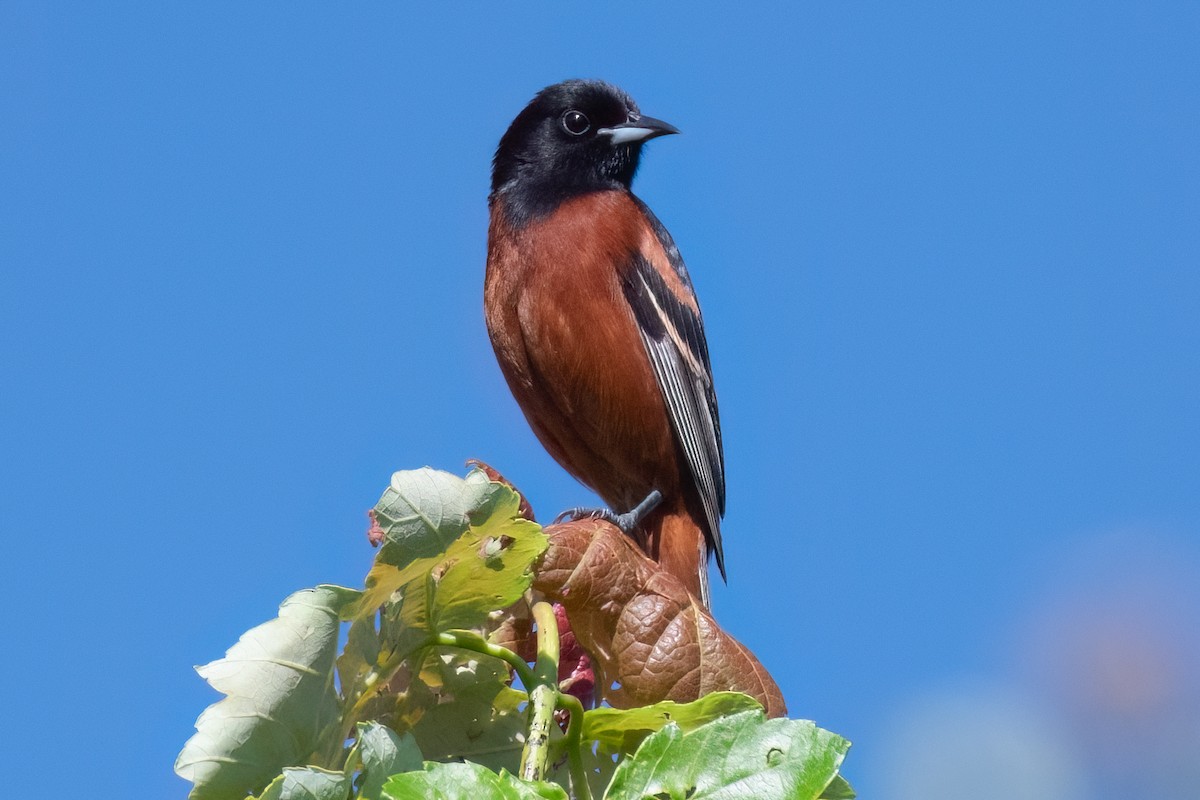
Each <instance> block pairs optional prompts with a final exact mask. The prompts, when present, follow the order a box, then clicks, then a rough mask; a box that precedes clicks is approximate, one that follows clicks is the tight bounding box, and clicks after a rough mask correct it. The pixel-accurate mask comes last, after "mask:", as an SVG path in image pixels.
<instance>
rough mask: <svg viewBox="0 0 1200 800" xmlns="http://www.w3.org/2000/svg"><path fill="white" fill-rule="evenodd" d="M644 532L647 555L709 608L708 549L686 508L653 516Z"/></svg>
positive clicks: (650, 517) (700, 531)
mask: <svg viewBox="0 0 1200 800" xmlns="http://www.w3.org/2000/svg"><path fill="white" fill-rule="evenodd" d="M644 530H645V532H646V552H647V554H648V555H649V556H650V557H651V558H653V559H654V560H655V561H657V562H658V563H659V565H661V566H662V568H663V569H665V570H666V571H667V572H669V573H671V574H672V575H674V576H675V577H676V578H678V579H679V580H680V582H681V583H683V585H684V587H686V588H687V590H688V591H689V592H691V593H692V594H694V595H695V596H696V597H698V598H699V599H700V602H701V603H703V604H704V607H705V608H708V605H709V593H708V547H707V545H706V543H705V538H704V529H703V528H701V527H700V525H698V524H697V523H696V522H695V520H693V519H692V516H691V514H689V513H688V512H687V510H686V509H683V508H677V509H670V508H669V509H666V510H665V511H657V512H655V513H653V514H651V515H650V516H649V517H648V518H647V519H646V521H645V523H644Z"/></svg>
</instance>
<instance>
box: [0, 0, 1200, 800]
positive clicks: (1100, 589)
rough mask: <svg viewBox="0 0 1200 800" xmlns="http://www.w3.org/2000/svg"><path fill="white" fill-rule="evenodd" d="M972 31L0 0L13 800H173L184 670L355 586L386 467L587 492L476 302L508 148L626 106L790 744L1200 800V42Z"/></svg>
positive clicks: (188, 697) (1105, 793)
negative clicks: (69, 787) (535, 104)
mask: <svg viewBox="0 0 1200 800" xmlns="http://www.w3.org/2000/svg"><path fill="white" fill-rule="evenodd" d="M967 5H968V4H961V3H936V4H916V5H913V6H910V7H907V8H903V9H901V8H898V7H897V6H896V4H884V3H877V4H868V3H821V4H801V3H795V4H790V3H789V4H783V3H780V4H770V5H762V6H757V7H754V6H747V5H739V6H738V7H736V8H734V7H732V6H731V7H728V8H725V9H714V10H706V9H704V8H702V7H698V6H695V5H691V4H689V5H684V4H666V3H662V4H644V3H643V4H633V3H624V2H614V3H607V4H602V5H596V4H588V5H586V6H585V5H565V4H548V3H546V4H527V5H526V6H524V7H522V8H521V9H519V10H514V9H513V8H511V7H509V6H510V4H492V5H483V4H456V5H455V7H454V8H453V9H449V10H431V9H421V10H415V9H414V10H410V9H406V8H394V7H391V6H390V5H387V4H373V3H372V4H356V5H354V6H353V7H344V6H338V7H335V6H331V5H319V4H282V3H258V4H252V5H251V6H246V5H245V4H228V3H205V4H192V5H190V6H189V5H184V4H145V5H142V6H137V5H128V4H121V3H111V4H110V3H105V4H82V3H81V4H77V5H68V4H54V3H49V4H47V3H28V2H12V1H11V0H10V2H7V3H4V4H3V5H0V75H2V76H3V79H2V80H0V375H2V376H3V387H4V388H3V390H2V391H0V452H2V453H3V454H4V455H3V458H0V482H2V485H3V487H4V488H3V492H0V512H2V513H0V519H2V520H3V523H2V525H3V533H4V535H3V537H2V541H3V545H2V546H3V553H4V558H3V565H4V566H3V570H4V578H5V583H6V585H7V587H8V591H9V593H10V597H11V598H12V601H13V602H12V603H11V604H10V612H9V613H8V614H7V615H5V621H4V623H3V626H4V627H3V634H4V640H5V641H6V642H7V643H8V644H7V646H6V650H5V654H6V656H7V657H6V658H5V659H3V664H4V666H3V667H0V669H3V670H4V676H3V686H4V700H3V708H4V715H5V717H6V719H8V720H9V721H10V722H9V724H8V725H6V726H5V727H6V728H8V732H7V735H10V736H13V738H14V741H13V742H12V743H11V744H10V745H9V747H8V752H9V753H10V754H11V755H13V756H14V757H13V758H12V760H11V763H12V764H13V765H18V767H19V768H17V769H15V770H14V769H10V771H9V777H8V778H7V779H6V782H7V783H8V785H9V786H10V787H13V794H14V796H17V795H21V796H24V795H26V794H31V793H32V792H33V787H34V786H37V785H40V784H41V783H43V782H45V781H47V780H53V779H54V778H55V777H57V776H58V775H60V774H63V773H66V772H69V773H72V774H75V775H87V776H88V777H87V780H88V782H89V784H90V785H91V787H92V788H93V791H92V795H93V796H105V797H107V796H111V797H124V796H133V794H134V793H135V792H136V793H138V794H142V795H145V796H161V797H180V796H182V795H183V794H184V792H185V790H186V785H185V784H184V783H183V782H182V781H179V780H178V779H177V778H176V777H174V775H173V774H172V773H171V763H172V761H173V759H174V756H175V754H176V752H177V751H178V749H179V748H180V746H181V745H182V744H183V742H184V741H185V740H186V739H187V737H188V736H189V735H190V732H191V728H192V723H193V722H194V720H195V717H196V716H197V714H199V712H200V711H201V710H202V709H203V708H204V706H205V705H207V704H208V703H209V702H211V701H212V700H213V699H214V695H213V694H212V693H211V691H210V690H209V689H208V688H207V687H206V686H205V685H204V684H203V682H202V681H201V680H200V679H199V678H198V677H196V676H195V674H194V673H193V672H192V671H191V666H192V665H193V664H197V663H203V662H206V661H208V660H211V659H213V658H216V657H218V656H220V655H221V654H222V653H223V652H224V650H225V648H226V647H228V646H229V645H230V644H232V643H233V641H234V640H235V639H236V638H237V636H238V634H240V633H241V632H242V631H243V630H245V629H246V628H248V627H250V626H252V625H254V624H256V623H258V622H260V621H262V620H264V619H266V618H268V617H270V616H272V615H273V614H274V610H275V607H276V606H277V604H278V602H279V601H281V600H282V599H283V598H284V597H285V596H286V595H287V594H288V593H289V592H291V591H292V590H294V589H296V588H301V587H305V586H310V585H314V584H316V583H321V582H337V583H343V584H348V585H359V583H360V582H361V579H362V577H363V575H364V574H365V571H366V569H367V566H368V563H369V559H370V558H371V551H370V549H369V548H368V547H367V545H366V543H365V538H364V535H363V534H364V530H365V516H364V514H365V511H366V509H367V508H369V507H370V506H371V505H372V504H373V503H374V501H375V500H376V499H377V497H378V495H379V494H380V493H381V491H382V489H383V487H384V486H385V485H386V482H387V479H388V476H389V474H390V472H391V471H393V470H395V469H401V468H410V467H418V466H422V465H425V464H430V465H433V466H436V467H440V468H443V469H448V470H452V471H461V470H462V466H461V465H462V463H463V462H464V461H465V460H466V459H467V458H471V457H478V458H482V459H484V460H486V461H488V462H490V463H492V464H493V465H495V466H496V467H497V468H499V469H501V470H502V471H503V472H504V473H506V474H507V475H508V476H509V477H510V478H511V479H512V480H514V481H515V482H516V483H517V485H518V486H519V487H520V488H522V489H523V490H524V491H525V493H526V494H527V495H528V496H529V497H530V499H531V501H532V502H533V505H534V507H535V509H537V510H538V511H539V512H540V514H541V515H542V516H543V517H549V516H552V515H553V514H554V513H556V512H557V511H558V510H560V509H562V508H565V507H568V506H574V505H578V504H580V503H586V502H589V501H590V499H591V498H589V497H588V495H587V494H586V492H585V491H584V490H583V489H582V488H581V487H579V486H578V485H577V484H575V483H574V481H572V479H570V478H569V477H568V476H567V475H566V474H565V473H564V472H563V471H562V470H561V469H560V468H558V467H557V465H556V464H555V463H554V462H553V461H552V460H551V459H550V458H549V457H548V456H547V455H546V454H545V453H544V452H543V451H542V450H541V448H540V447H539V446H538V444H537V442H536V440H535V439H534V438H533V436H532V434H531V433H530V432H529V431H528V429H527V427H526V425H525V423H524V420H523V418H522V416H521V414H520V412H519V410H518V409H517V407H516V406H515V404H514V403H513V401H512V399H511V398H510V396H509V394H508V392H507V389H506V388H505V386H504V383H503V380H502V378H501V376H500V373H499V371H498V369H497V367H496V366H495V364H494V360H493V357H492V353H491V349H490V346H489V344H488V341H487V337H486V334H485V331H484V326H483V321H482V314H481V308H480V303H481V292H482V280H483V262H484V252H485V241H486V204H485V199H486V194H487V187H488V170H489V160H490V157H491V154H492V151H493V149H494V147H495V143H496V141H497V140H498V138H499V136H500V135H501V133H503V131H504V129H505V127H506V126H507V124H508V122H509V121H510V120H511V118H512V117H513V116H514V115H515V114H516V112H517V111H518V110H520V108H521V107H522V106H523V105H524V103H525V102H526V101H527V100H528V99H529V98H530V97H531V96H532V94H533V93H534V92H535V91H536V90H538V89H539V88H541V87H542V86H544V85H546V84H549V83H553V82H556V81H558V80H561V79H563V78H567V77H601V78H605V79H607V80H610V81H612V82H614V83H617V84H619V85H620V86H622V87H623V88H625V89H626V90H627V91H629V92H630V93H631V94H632V95H633V96H634V97H635V98H636V99H637V100H638V101H639V103H640V104H641V106H642V109H643V111H644V112H646V113H648V114H651V115H653V116H656V117H660V118H663V119H665V120H668V121H670V122H672V123H673V124H675V125H677V126H678V127H679V128H681V129H682V130H683V131H684V135H682V136H678V137H671V138H669V139H666V140H661V141H655V142H653V143H652V144H650V145H649V146H648V149H647V153H646V157H645V158H644V160H643V166H642V171H641V174H640V175H639V177H638V179H637V181H636V183H635V190H636V191H637V192H638V193H639V195H640V196H641V197H642V198H643V199H645V200H646V201H647V202H648V203H649V204H650V206H651V207H652V208H653V209H654V210H655V211H656V213H657V214H658V216H659V217H660V218H661V219H662V220H663V221H664V222H665V224H666V225H667V226H668V228H669V229H670V230H671V231H672V233H673V234H674V236H675V239H676V240H677V242H678V243H679V245H680V248H681V249H682V251H683V254H684V256H685V258H686V259H687V261H688V265H689V268H690V270H691V273H692V277H693V280H694V282H695V284H696V287H697V291H698V293H699V297H700V301H701V305H702V307H703V310H704V314H705V321H706V326H707V329H708V335H709V343H710V347H711V351H712V360H713V367H714V371H715V374H716V380H717V388H718V393H719V397H720V403H721V414H722V423H723V429H724V433H725V446H726V448H727V450H726V457H727V473H728V482H729V492H728V494H729V503H728V505H729V512H728V516H727V518H726V523H725V528H724V529H725V539H726V554H727V563H728V567H729V575H730V582H729V585H728V587H722V586H718V587H716V588H715V602H714V606H715V611H716V614H717V616H718V618H719V619H720V620H721V622H722V623H723V624H724V625H725V626H726V627H728V628H729V629H730V630H731V631H732V632H734V634H735V635H737V636H738V637H739V638H741V639H742V640H743V641H744V642H746V643H747V644H748V645H750V646H751V647H752V648H753V649H754V650H755V651H756V652H757V653H758V655H759V656H760V657H761V659H762V660H763V661H764V663H766V665H767V666H768V667H769V668H770V669H771V670H772V672H773V673H774V674H775V676H776V678H777V679H778V681H779V683H780V684H781V685H782V687H783V689H784V692H785V694H786V695H787V698H788V701H789V705H790V708H791V711H792V713H793V715H794V716H803V717H808V718H813V719H816V720H817V721H818V722H819V723H820V724H822V725H824V726H826V727H829V728H832V729H834V730H836V731H838V732H840V733H842V734H844V735H846V736H848V737H850V738H851V739H853V740H854V741H855V748H854V750H853V751H852V752H851V756H850V759H849V761H848V763H847V767H846V772H847V775H848V776H849V777H850V779H851V780H852V781H853V782H855V784H856V785H857V786H858V787H859V789H860V790H861V791H862V793H863V796H871V797H883V798H900V799H901V800H903V799H904V798H908V797H917V796H925V795H924V794H923V792H925V791H928V790H930V789H931V788H933V789H936V788H937V787H939V786H940V785H941V784H940V783H939V781H944V782H945V785H946V786H952V787H956V790H957V791H956V793H958V794H959V796H972V797H974V798H986V797H988V796H991V795H989V794H988V793H987V792H988V791H994V792H996V796H1004V797H1017V796H1052V794H1051V793H1046V789H1047V787H1052V788H1054V789H1055V790H1056V791H1057V792H1058V794H1057V796H1058V797H1065V798H1076V797H1078V798H1106V797H1117V796H1130V793H1131V792H1139V791H1140V792H1145V793H1147V794H1150V793H1152V792H1156V793H1157V796H1161V797H1172V798H1173V797H1194V796H1195V792H1196V791H1197V788H1196V787H1197V786H1200V775H1198V774H1197V772H1198V770H1197V768H1196V767H1195V766H1194V763H1193V762H1194V761H1195V758H1194V753H1195V752H1197V749H1198V748H1200V726H1198V724H1197V723H1196V722H1195V720H1196V719H1200V590H1197V588H1196V587H1198V586H1200V421H1198V419H1200V418H1198V412H1197V409H1198V407H1200V369H1198V367H1200V363H1198V361H1200V356H1198V354H1200V314H1198V310H1200V273H1198V267H1200V147H1197V142H1198V141H1200V55H1198V53H1200V50H1198V48H1197V46H1196V42H1197V41H1200V11H1198V10H1197V9H1198V7H1197V6H1196V5H1194V4H1190V3H1088V4H1084V3H1033V2H1017V3H1008V4H1004V5H1003V7H999V8H994V9H981V8H968V7H967ZM47 723H49V724H47ZM1131 732H1132V733H1136V734H1137V735H1136V736H1134V735H1132V733H1131ZM1131 740H1136V742H1138V744H1136V745H1135V744H1131ZM14 748H15V749H14ZM1189 752H1190V753H1191V754H1192V755H1191V756H1189V755H1187V753H1189ZM33 764H40V765H41V766H40V768H38V769H36V770H34V769H33V768H32V767H31V765H33ZM26 770H27V771H26ZM14 772H15V773H16V774H15V775H14V774H13V773H14ZM997 776H1000V777H997ZM1006 781H1008V783H1006ZM1021 781H1024V783H1022V782H1021ZM1031 785H1032V786H1039V787H1041V790H1042V793H1041V794H1038V793H1034V794H1022V790H1023V787H1026V788H1027V787H1028V786H1031ZM983 786H986V787H991V788H990V789H985V788H980V787H983ZM1151 790H1152V791H1151ZM964 791H965V794H963V792H964ZM950 793H951V792H950V790H947V794H950ZM933 796H937V792H936V791H934V792H933Z"/></svg>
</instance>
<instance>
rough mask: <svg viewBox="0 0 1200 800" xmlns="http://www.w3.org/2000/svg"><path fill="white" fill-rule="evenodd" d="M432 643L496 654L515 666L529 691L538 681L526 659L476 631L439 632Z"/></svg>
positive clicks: (495, 655)
mask: <svg viewBox="0 0 1200 800" xmlns="http://www.w3.org/2000/svg"><path fill="white" fill-rule="evenodd" d="M431 643H432V644H440V645H444V646H446V647H461V648H462V649H464V650H474V651H475V652H476V653H483V654H484V655H487V656H494V657H495V658H498V659H500V660H501V661H504V662H505V663H506V664H508V665H509V666H510V667H512V668H513V671H514V672H516V673H517V677H518V678H520V679H521V683H522V684H524V685H525V689H526V690H527V691H528V690H529V689H531V688H532V687H533V685H534V684H535V683H536V682H537V680H536V678H534V675H533V670H531V669H530V668H529V665H528V664H526V663H525V659H523V658H521V657H520V656H519V655H517V654H516V653H514V652H513V651H512V650H509V649H508V648H507V647H501V646H500V645H498V644H492V643H491V642H489V641H488V640H487V639H484V638H483V637H482V636H480V635H479V634H478V633H475V632H474V631H447V632H446V633H439V634H438V635H437V636H435V637H433V641H432V642H431Z"/></svg>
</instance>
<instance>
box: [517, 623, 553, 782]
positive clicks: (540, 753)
mask: <svg viewBox="0 0 1200 800" xmlns="http://www.w3.org/2000/svg"><path fill="white" fill-rule="evenodd" d="M533 619H534V622H536V623H537V649H538V652H537V662H536V663H535V664H534V667H533V685H532V686H530V688H529V733H528V735H527V736H526V737H525V747H524V749H523V750H522V751H521V777H522V778H523V779H524V780H527V781H540V780H542V779H543V778H544V777H545V776H546V766H547V764H548V762H549V760H550V726H551V725H553V724H554V707H555V706H556V705H557V704H558V622H557V621H556V620H555V619H554V609H553V608H552V607H551V606H550V604H549V603H546V602H538V603H534V604H533Z"/></svg>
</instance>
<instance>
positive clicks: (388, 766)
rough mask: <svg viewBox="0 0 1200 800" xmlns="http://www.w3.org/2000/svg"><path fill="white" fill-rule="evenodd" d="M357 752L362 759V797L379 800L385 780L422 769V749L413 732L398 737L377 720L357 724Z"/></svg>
mask: <svg viewBox="0 0 1200 800" xmlns="http://www.w3.org/2000/svg"><path fill="white" fill-rule="evenodd" d="M358 753H359V757H360V758H361V759H362V788H361V789H360V790H359V793H358V796H359V797H360V798H362V800H379V796H380V792H381V791H382V789H383V783H384V781H386V780H387V779H388V778H389V777H390V776H392V775H395V774H396V773H398V772H410V771H412V770H420V769H421V767H422V766H423V763H424V762H423V761H422V759H421V750H420V749H419V748H418V747H417V742H416V740H415V739H413V736H412V734H411V733H406V734H404V735H403V736H399V735H397V734H396V732H395V731H393V730H391V729H390V728H387V727H384V726H383V725H380V724H379V723H378V722H360V723H359V724H358Z"/></svg>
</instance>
